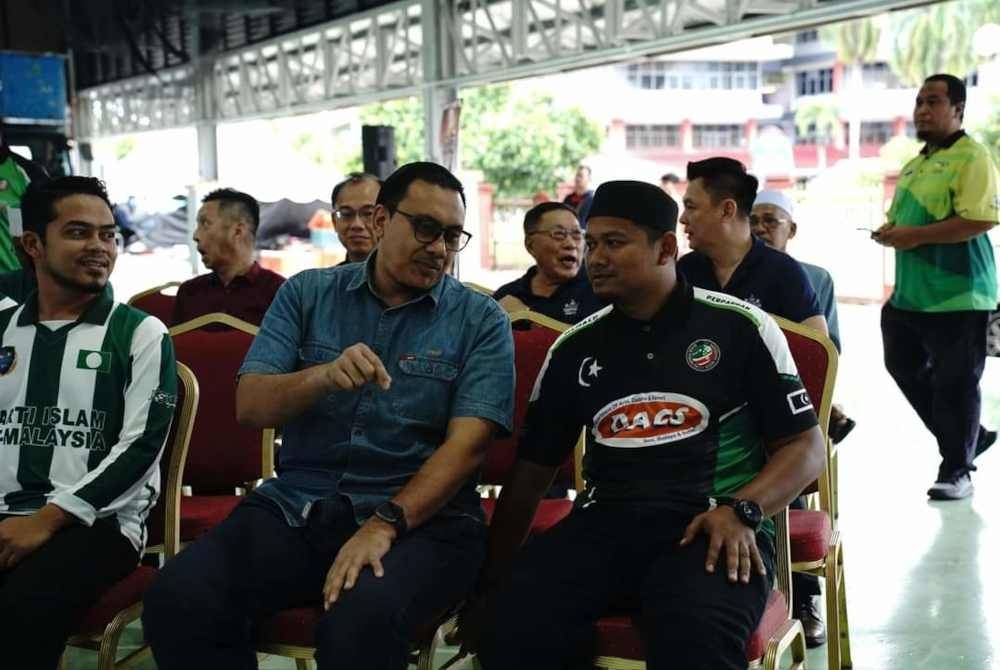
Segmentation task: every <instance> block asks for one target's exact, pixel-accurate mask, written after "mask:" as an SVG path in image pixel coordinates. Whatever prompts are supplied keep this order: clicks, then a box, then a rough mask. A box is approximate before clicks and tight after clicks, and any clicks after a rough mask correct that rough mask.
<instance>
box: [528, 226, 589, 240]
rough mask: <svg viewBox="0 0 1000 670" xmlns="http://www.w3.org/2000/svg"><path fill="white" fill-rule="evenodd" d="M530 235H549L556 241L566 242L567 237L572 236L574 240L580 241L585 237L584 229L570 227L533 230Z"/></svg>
mask: <svg viewBox="0 0 1000 670" xmlns="http://www.w3.org/2000/svg"><path fill="white" fill-rule="evenodd" d="M528 234H529V235H548V236H549V237H551V238H552V239H553V240H555V241H556V242H565V241H566V238H572V240H573V241H574V242H579V241H580V240H582V239H583V231H582V230H580V229H579V228H574V229H572V230H570V229H568V228H549V229H548V230H533V231H531V232H530V233H528Z"/></svg>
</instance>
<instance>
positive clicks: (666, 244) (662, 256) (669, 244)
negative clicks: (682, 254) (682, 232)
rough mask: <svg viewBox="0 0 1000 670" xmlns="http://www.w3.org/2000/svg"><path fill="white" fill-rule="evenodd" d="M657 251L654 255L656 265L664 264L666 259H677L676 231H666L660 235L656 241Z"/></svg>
mask: <svg viewBox="0 0 1000 670" xmlns="http://www.w3.org/2000/svg"><path fill="white" fill-rule="evenodd" d="M656 244H657V246H658V247H659V253H658V254H657V257H656V264H657V265H666V264H667V262H668V261H671V260H675V261H676V260H677V233H675V232H673V231H668V232H666V233H663V235H661V236H660V239H658V240H657V241H656Z"/></svg>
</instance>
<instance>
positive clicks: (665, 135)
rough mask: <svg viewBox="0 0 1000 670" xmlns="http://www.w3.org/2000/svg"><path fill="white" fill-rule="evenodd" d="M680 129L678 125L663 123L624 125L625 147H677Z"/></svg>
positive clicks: (679, 140) (679, 139) (679, 142)
mask: <svg viewBox="0 0 1000 670" xmlns="http://www.w3.org/2000/svg"><path fill="white" fill-rule="evenodd" d="M680 145H681V129H680V127H679V126H669V125H663V124H653V125H628V126H625V148H627V149H656V148H660V147H679V146H680Z"/></svg>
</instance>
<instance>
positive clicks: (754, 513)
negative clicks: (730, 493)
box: [739, 500, 762, 525]
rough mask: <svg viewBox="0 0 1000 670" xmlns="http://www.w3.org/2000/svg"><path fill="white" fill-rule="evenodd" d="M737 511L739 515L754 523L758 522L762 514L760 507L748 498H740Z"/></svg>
mask: <svg viewBox="0 0 1000 670" xmlns="http://www.w3.org/2000/svg"><path fill="white" fill-rule="evenodd" d="M739 513H740V516H741V517H743V518H744V519H746V520H747V521H748V522H750V523H752V524H754V525H757V524H759V523H760V519H761V516H762V515H761V511H760V508H759V507H758V506H757V505H754V504H753V503H751V502H750V501H748V500H741V501H740V502H739Z"/></svg>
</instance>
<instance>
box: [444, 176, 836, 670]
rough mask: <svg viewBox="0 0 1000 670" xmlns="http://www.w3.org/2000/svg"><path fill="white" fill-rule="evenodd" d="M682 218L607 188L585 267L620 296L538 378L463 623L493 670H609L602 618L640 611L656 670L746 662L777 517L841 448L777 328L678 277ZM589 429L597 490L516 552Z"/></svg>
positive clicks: (626, 186) (600, 195) (644, 188)
mask: <svg viewBox="0 0 1000 670" xmlns="http://www.w3.org/2000/svg"><path fill="white" fill-rule="evenodd" d="M676 223H677V205H676V204H675V203H674V202H673V201H672V200H671V199H670V198H669V197H668V196H667V195H666V194H664V193H663V191H661V190H660V189H659V188H657V187H656V186H653V185H652V184H644V183H641V182H608V183H605V184H602V185H601V186H600V188H598V189H597V193H596V194H595V196H594V202H593V205H592V207H591V210H590V216H589V220H588V226H587V233H586V243H587V271H588V273H589V275H590V279H591V281H592V282H593V286H594V292H595V293H596V294H597V295H598V297H600V298H603V299H605V300H607V301H608V302H610V303H611V304H610V306H608V307H606V308H605V309H603V310H601V311H599V312H596V313H595V314H593V315H592V316H590V317H589V318H587V319H585V320H584V321H582V322H580V323H579V324H577V325H576V326H574V327H573V328H571V329H570V330H568V331H567V332H566V333H565V334H564V335H563V336H562V337H561V338H560V339H559V340H558V341H557V342H556V344H555V345H554V346H553V347H552V349H551V350H550V351H549V354H548V358H547V359H546V362H545V365H544V366H543V368H542V372H541V373H540V377H539V379H538V380H537V382H536V384H535V389H534V392H533V393H532V398H531V403H530V405H529V408H528V413H527V418H526V421H525V429H524V433H523V434H522V436H521V440H520V443H519V446H518V461H517V463H516V464H515V466H514V468H513V470H512V474H511V476H510V477H509V479H508V481H507V483H506V484H505V485H504V487H503V492H502V494H501V496H500V501H499V504H498V507H497V511H496V514H495V515H494V517H493V521H492V523H491V526H490V541H489V549H488V554H487V565H486V567H485V569H484V571H483V574H482V576H481V578H480V583H479V589H478V593H477V597H476V598H474V599H473V601H472V604H471V605H470V606H469V608H468V609H467V610H466V612H465V613H464V614H463V616H462V618H461V620H460V624H461V628H460V634H461V636H462V638H463V641H464V642H465V644H466V646H467V647H468V648H472V649H478V651H479V657H480V660H481V661H482V664H483V667H484V668H486V670H510V669H511V668H517V669H518V670H530V669H532V668H538V669H539V670H542V669H545V670H551V669H554V668H577V667H592V664H591V661H592V657H593V654H594V651H595V645H594V642H595V637H594V623H595V621H596V620H597V619H599V618H601V617H603V616H606V615H608V614H610V613H611V612H612V611H613V610H614V609H616V608H617V609H618V610H619V611H621V609H622V608H623V607H624V608H627V609H626V611H629V612H632V613H637V614H639V615H640V617H639V621H640V624H641V626H640V628H641V631H642V634H643V637H644V642H645V645H644V646H645V658H646V661H647V665H648V667H649V668H650V669H651V670H660V669H664V668H668V667H669V668H684V669H685V670H726V669H730V668H731V669H733V670H735V669H736V668H739V669H740V670H742V669H743V668H746V665H747V657H746V645H747V640H748V639H749V637H750V635H751V633H752V632H753V630H754V628H755V627H756V626H757V623H758V621H759V619H760V617H761V614H762V613H763V612H764V607H765V604H766V602H767V599H768V594H769V592H770V589H771V583H772V575H773V570H774V555H775V554H774V526H773V524H772V523H771V521H770V518H769V517H770V516H771V515H773V514H775V513H777V512H778V511H779V510H781V509H782V508H783V507H785V506H786V505H787V504H788V502H789V501H790V500H792V499H793V498H794V497H795V496H796V495H797V494H798V493H799V491H801V490H802V489H803V488H804V487H805V486H806V485H807V484H808V483H809V482H811V481H813V480H814V479H815V478H816V477H817V476H818V475H819V473H820V469H821V467H822V464H823V458H824V454H823V441H822V437H821V436H820V432H819V429H818V428H817V426H816V416H815V413H814V412H813V409H812V406H811V405H810V403H809V397H808V395H807V394H806V392H805V390H804V389H803V387H802V384H801V382H800V381H799V379H798V376H797V373H796V370H795V366H794V363H793V362H792V359H791V355H790V354H789V352H788V345H787V343H786V342H785V339H784V337H783V335H782V333H781V331H780V329H779V328H778V326H777V325H776V324H775V322H774V321H773V320H772V319H771V318H770V317H768V316H767V314H765V313H764V312H762V311H761V310H759V309H758V308H756V307H754V306H752V305H750V304H748V303H745V302H742V301H740V300H738V299H736V298H733V297H731V296H728V295H723V294H720V293H713V292H710V291H705V290H702V289H698V288H693V287H691V285H690V284H688V282H687V281H686V280H685V279H684V277H683V276H681V275H679V274H678V273H677V271H676V257H677V238H676V235H675V232H674V230H675V227H676ZM581 428H585V429H586V430H585V434H586V439H587V447H586V453H587V458H586V460H585V462H584V466H583V467H584V478H585V480H586V488H585V489H584V490H583V491H581V492H580V494H579V496H578V497H577V499H576V505H575V509H574V511H573V512H572V513H571V514H570V515H569V516H568V517H567V518H566V519H564V520H563V521H562V522H560V523H559V524H557V525H556V526H555V527H554V528H552V529H551V530H549V531H547V532H545V533H544V534H542V535H539V536H537V537H535V538H533V539H532V541H531V542H530V543H529V544H528V545H527V547H526V548H525V549H524V551H522V552H518V548H519V547H520V545H521V544H522V542H523V541H524V539H525V537H526V535H527V531H528V527H529V523H530V520H531V518H532V515H533V513H534V511H535V508H536V506H537V504H538V501H539V498H540V497H541V495H542V493H543V492H544V491H545V490H546V487H547V486H548V485H549V482H551V481H552V477H553V475H554V474H555V472H556V470H557V469H558V467H559V466H560V464H561V463H562V462H563V461H564V460H565V458H566V457H567V456H568V455H569V453H570V451H571V450H572V449H573V446H574V444H575V443H576V440H577V438H578V436H579V435H580V429H581Z"/></svg>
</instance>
